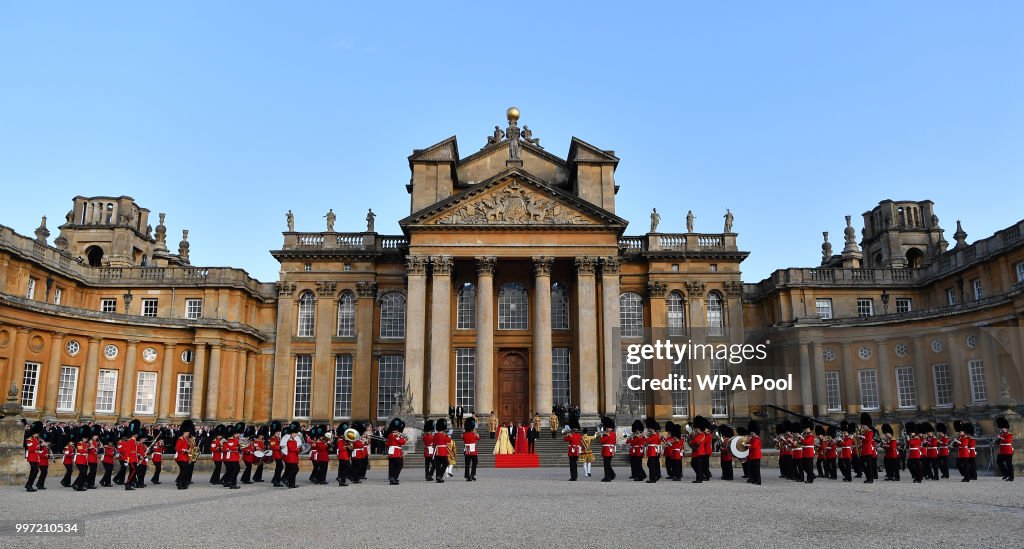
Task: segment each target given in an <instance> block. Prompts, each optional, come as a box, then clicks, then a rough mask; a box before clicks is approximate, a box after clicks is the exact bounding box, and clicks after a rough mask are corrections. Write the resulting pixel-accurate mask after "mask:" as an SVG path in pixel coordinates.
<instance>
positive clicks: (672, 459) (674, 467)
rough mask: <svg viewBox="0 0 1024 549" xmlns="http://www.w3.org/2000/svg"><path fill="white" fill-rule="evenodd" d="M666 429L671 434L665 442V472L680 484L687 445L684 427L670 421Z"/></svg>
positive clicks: (666, 424)
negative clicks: (684, 450) (684, 438)
mask: <svg viewBox="0 0 1024 549" xmlns="http://www.w3.org/2000/svg"><path fill="white" fill-rule="evenodd" d="M665 429H667V430H668V434H669V437H668V440H666V441H665V471H666V473H667V474H668V478H670V479H672V480H673V481H676V482H679V481H681V480H683V448H684V446H685V445H686V442H685V441H684V440H683V426H682V425H680V424H678V423H673V422H671V421H669V422H667V423H665ZM730 472H731V471H730Z"/></svg>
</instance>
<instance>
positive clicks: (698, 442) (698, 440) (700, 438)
mask: <svg viewBox="0 0 1024 549" xmlns="http://www.w3.org/2000/svg"><path fill="white" fill-rule="evenodd" d="M690 448H693V453H692V454H690V455H691V456H692V457H701V456H703V455H704V433H700V432H698V433H696V434H694V435H693V438H692V439H691V440H690Z"/></svg>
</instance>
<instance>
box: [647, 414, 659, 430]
mask: <svg viewBox="0 0 1024 549" xmlns="http://www.w3.org/2000/svg"><path fill="white" fill-rule="evenodd" d="M644 425H646V426H647V428H648V429H650V430H652V431H655V432H657V431H660V430H661V424H660V423H658V422H657V421H655V419H654V418H653V417H649V418H647V420H646V421H644Z"/></svg>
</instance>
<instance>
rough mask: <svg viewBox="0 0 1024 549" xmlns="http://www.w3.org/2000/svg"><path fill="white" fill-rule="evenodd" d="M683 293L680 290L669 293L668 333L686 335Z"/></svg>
mask: <svg viewBox="0 0 1024 549" xmlns="http://www.w3.org/2000/svg"><path fill="white" fill-rule="evenodd" d="M683 303H684V302H683V295H682V294H680V293H679V292H672V293H670V294H668V335H670V336H681V335H686V312H685V310H684V309H683Z"/></svg>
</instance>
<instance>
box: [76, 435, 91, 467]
mask: <svg viewBox="0 0 1024 549" xmlns="http://www.w3.org/2000/svg"><path fill="white" fill-rule="evenodd" d="M88 463H89V444H88V443H87V442H85V441H84V440H83V441H79V442H78V444H75V465H88Z"/></svg>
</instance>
